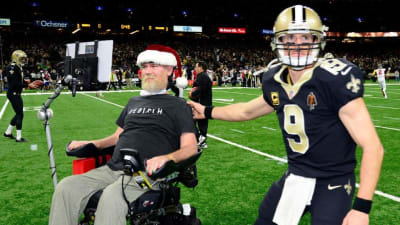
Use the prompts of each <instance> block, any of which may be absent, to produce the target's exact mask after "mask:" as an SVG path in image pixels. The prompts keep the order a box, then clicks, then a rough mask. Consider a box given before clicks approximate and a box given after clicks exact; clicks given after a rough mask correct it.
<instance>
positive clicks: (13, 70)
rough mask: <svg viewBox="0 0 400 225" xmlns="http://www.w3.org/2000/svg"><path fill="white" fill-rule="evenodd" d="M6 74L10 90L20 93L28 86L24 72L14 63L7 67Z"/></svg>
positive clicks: (10, 91)
mask: <svg viewBox="0 0 400 225" xmlns="http://www.w3.org/2000/svg"><path fill="white" fill-rule="evenodd" d="M5 72H6V76H7V82H8V92H9V93H14V92H15V93H18V94H20V93H21V92H22V89H23V88H25V87H27V86H28V85H27V83H26V82H25V81H24V72H23V70H22V69H20V68H19V67H18V66H17V65H15V64H14V63H12V64H10V65H8V66H7V67H6V71H5Z"/></svg>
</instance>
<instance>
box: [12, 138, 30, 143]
mask: <svg viewBox="0 0 400 225" xmlns="http://www.w3.org/2000/svg"><path fill="white" fill-rule="evenodd" d="M15 141H16V142H28V141H27V140H26V139H25V138H21V139H19V140H18V139H15Z"/></svg>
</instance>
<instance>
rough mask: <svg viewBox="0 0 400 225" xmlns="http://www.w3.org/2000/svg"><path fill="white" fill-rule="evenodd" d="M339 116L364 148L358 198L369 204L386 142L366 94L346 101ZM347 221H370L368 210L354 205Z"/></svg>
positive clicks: (363, 203)
mask: <svg viewBox="0 0 400 225" xmlns="http://www.w3.org/2000/svg"><path fill="white" fill-rule="evenodd" d="M339 117H340V119H341V121H342V122H343V124H344V126H345V127H346V129H347V130H348V131H349V133H350V135H351V137H352V138H353V140H354V141H355V142H356V143H357V145H359V146H360V147H361V148H362V150H363V154H362V160H361V169H360V188H359V190H358V193H357V198H359V199H362V200H361V201H362V205H363V206H365V205H368V204H369V203H368V202H369V201H372V198H373V195H374V191H375V188H376V185H377V183H378V179H379V174H380V170H381V166H382V160H383V146H382V143H381V141H380V140H379V137H378V134H377V133H376V130H375V128H374V125H373V123H372V120H371V117H370V115H369V113H368V110H367V107H366V105H365V103H364V100H363V99H362V98H357V99H354V100H352V101H351V102H349V103H347V104H346V105H344V106H343V107H342V108H341V109H340V110H339ZM364 200H365V201H364ZM356 201H358V200H357V199H356ZM355 208H357V207H355ZM367 208H368V207H367ZM355 211H356V212H355ZM356 221H357V222H359V223H357V222H356ZM354 222H355V223H354ZM343 224H368V213H365V212H361V211H359V210H354V209H353V210H351V211H350V212H349V213H348V215H347V216H346V217H345V219H344V221H343Z"/></svg>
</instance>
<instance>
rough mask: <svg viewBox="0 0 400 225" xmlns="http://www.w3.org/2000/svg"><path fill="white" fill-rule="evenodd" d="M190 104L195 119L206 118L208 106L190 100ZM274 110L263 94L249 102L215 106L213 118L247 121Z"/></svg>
mask: <svg viewBox="0 0 400 225" xmlns="http://www.w3.org/2000/svg"><path fill="white" fill-rule="evenodd" d="M188 104H189V105H190V106H191V107H192V111H193V117H194V118H195V119H204V118H206V116H205V113H204V112H205V110H206V107H205V106H203V105H200V104H198V103H196V102H192V101H189V102H188ZM273 111H274V108H272V107H271V106H270V105H268V104H267V103H266V102H265V100H264V97H263V96H262V95H261V96H260V97H258V98H255V99H253V100H251V101H249V102H243V103H236V104H232V105H227V106H223V107H214V108H213V109H212V112H211V117H212V118H213V119H218V120H225V121H246V120H252V119H255V118H257V117H260V116H263V115H266V114H268V113H271V112H273Z"/></svg>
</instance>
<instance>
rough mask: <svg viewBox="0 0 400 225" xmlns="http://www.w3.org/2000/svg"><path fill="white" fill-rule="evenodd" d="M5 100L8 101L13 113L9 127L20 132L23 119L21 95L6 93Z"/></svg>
mask: <svg viewBox="0 0 400 225" xmlns="http://www.w3.org/2000/svg"><path fill="white" fill-rule="evenodd" d="M7 98H8V99H9V100H10V102H11V105H12V107H13V109H14V112H15V116H14V117H13V118H12V119H11V122H10V125H11V126H16V128H17V130H21V129H22V120H23V119H24V103H23V101H22V97H21V94H19V93H7Z"/></svg>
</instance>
